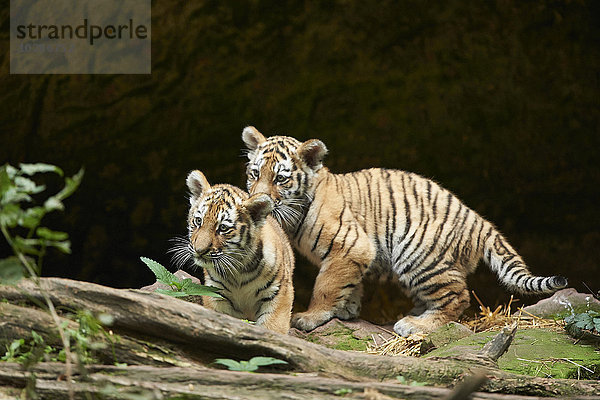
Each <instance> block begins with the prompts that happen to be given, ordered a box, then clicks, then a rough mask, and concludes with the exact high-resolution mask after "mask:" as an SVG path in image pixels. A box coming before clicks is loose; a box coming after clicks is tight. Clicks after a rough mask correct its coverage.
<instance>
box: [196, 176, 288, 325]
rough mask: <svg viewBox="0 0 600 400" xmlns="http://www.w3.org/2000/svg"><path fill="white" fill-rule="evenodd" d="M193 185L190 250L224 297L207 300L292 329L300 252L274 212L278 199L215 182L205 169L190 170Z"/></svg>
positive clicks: (218, 308) (228, 310) (231, 312)
mask: <svg viewBox="0 0 600 400" xmlns="http://www.w3.org/2000/svg"><path fill="white" fill-rule="evenodd" d="M187 186H188V189H189V190H190V193H191V198H190V211H189V216H188V225H189V235H188V238H189V243H187V249H188V251H190V252H191V257H192V258H193V260H194V263H195V264H196V265H198V266H200V267H202V268H203V269H204V278H205V283H206V284H207V285H210V286H214V287H216V288H218V289H219V294H220V295H221V296H222V298H213V297H205V298H204V305H205V306H206V307H207V308H211V309H213V310H216V311H219V312H222V313H225V314H228V315H231V316H234V317H237V318H244V319H248V320H252V321H256V324H257V325H263V326H264V327H265V328H267V329H270V330H273V331H276V332H280V333H283V334H286V333H287V332H288V330H289V329H290V318H291V314H292V303H293V300H294V288H293V286H292V273H293V270H294V253H293V250H292V248H291V246H290V244H289V242H288V239H287V237H286V235H285V233H284V232H283V230H282V229H281V227H280V226H279V225H278V224H277V222H276V221H275V220H274V219H273V218H272V217H271V216H270V215H269V213H270V212H271V211H272V209H273V201H272V200H271V199H270V198H269V196H266V195H264V194H257V195H254V196H251V197H250V198H249V197H248V194H247V193H245V192H244V191H242V190H241V189H239V188H237V187H235V186H231V185H215V186H210V184H209V183H208V181H207V180H206V178H205V177H204V175H203V174H202V172H200V171H193V172H191V173H190V174H189V175H188V177H187ZM188 257H189V256H188Z"/></svg>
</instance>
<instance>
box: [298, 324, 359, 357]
mask: <svg viewBox="0 0 600 400" xmlns="http://www.w3.org/2000/svg"><path fill="white" fill-rule="evenodd" d="M353 333H354V330H353V329H350V328H348V327H347V326H344V325H342V324H340V323H338V324H336V325H335V326H332V327H329V328H328V329H327V330H325V331H323V332H318V333H310V334H308V335H307V336H306V338H305V339H306V340H307V341H309V342H312V343H317V344H320V345H323V346H326V347H329V348H331V349H336V350H346V351H365V350H366V349H367V343H368V342H369V340H368V339H360V338H357V337H355V336H354V335H353Z"/></svg>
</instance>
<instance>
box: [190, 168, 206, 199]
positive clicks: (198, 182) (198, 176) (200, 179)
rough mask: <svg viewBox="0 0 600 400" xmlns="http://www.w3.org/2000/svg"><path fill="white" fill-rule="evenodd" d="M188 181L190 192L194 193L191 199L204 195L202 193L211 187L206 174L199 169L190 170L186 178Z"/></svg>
mask: <svg viewBox="0 0 600 400" xmlns="http://www.w3.org/2000/svg"><path fill="white" fill-rule="evenodd" d="M186 183H187V187H188V189H189V190H190V193H191V194H192V198H191V199H190V200H194V199H197V198H198V197H200V196H201V195H202V193H204V192H206V191H207V190H209V189H210V183H208V181H207V180H206V177H205V176H204V174H203V173H202V172H200V171H198V170H195V171H192V172H190V174H189V175H188V177H187V179H186Z"/></svg>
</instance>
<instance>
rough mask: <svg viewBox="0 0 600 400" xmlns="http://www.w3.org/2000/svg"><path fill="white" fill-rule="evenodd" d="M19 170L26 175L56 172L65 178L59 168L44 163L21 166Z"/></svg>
mask: <svg viewBox="0 0 600 400" xmlns="http://www.w3.org/2000/svg"><path fill="white" fill-rule="evenodd" d="M19 168H20V169H21V172H23V173H24V174H25V175H30V176H31V175H35V174H37V173H43V172H54V173H56V174H58V175H60V176H63V171H62V169H60V168H58V167H57V166H55V165H50V164H44V163H36V164H19Z"/></svg>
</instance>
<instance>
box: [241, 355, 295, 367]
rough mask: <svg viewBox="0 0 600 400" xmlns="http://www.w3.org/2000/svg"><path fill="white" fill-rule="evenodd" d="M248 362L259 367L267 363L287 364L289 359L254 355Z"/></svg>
mask: <svg viewBox="0 0 600 400" xmlns="http://www.w3.org/2000/svg"><path fill="white" fill-rule="evenodd" d="M248 362H249V363H250V364H252V365H256V366H257V367H264V366H266V365H274V364H287V361H283V360H279V359H277V358H273V357H252V358H251V359H250V360H248Z"/></svg>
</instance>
